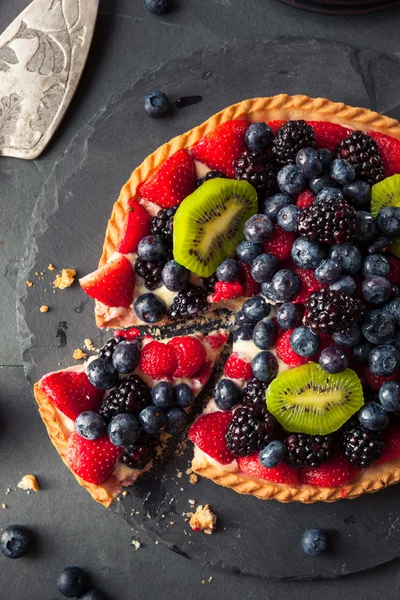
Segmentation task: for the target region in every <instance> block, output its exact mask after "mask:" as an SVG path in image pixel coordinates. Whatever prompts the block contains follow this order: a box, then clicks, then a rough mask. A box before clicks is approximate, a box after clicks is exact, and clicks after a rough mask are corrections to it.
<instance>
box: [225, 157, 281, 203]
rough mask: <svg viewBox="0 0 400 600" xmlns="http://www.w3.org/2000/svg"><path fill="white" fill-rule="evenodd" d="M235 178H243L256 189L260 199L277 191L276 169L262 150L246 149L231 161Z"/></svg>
mask: <svg viewBox="0 0 400 600" xmlns="http://www.w3.org/2000/svg"><path fill="white" fill-rule="evenodd" d="M233 166H234V167H235V173H236V179H244V180H245V181H248V182H249V183H251V185H252V186H253V187H254V188H255V189H256V190H257V194H258V197H259V199H260V200H262V199H264V198H265V197H266V196H271V195H273V194H275V192H277V191H278V184H277V183H276V177H277V171H276V167H275V166H274V165H273V164H272V162H271V159H270V158H269V156H268V154H266V153H265V152H263V151H262V150H246V151H245V152H244V153H243V154H242V155H241V156H239V158H236V159H235V160H234V161H233Z"/></svg>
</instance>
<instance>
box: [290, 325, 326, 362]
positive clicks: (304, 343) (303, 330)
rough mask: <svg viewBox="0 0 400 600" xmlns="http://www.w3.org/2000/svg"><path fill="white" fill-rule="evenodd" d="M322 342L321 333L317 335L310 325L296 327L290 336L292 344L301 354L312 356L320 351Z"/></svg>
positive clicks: (293, 348) (294, 349)
mask: <svg viewBox="0 0 400 600" xmlns="http://www.w3.org/2000/svg"><path fill="white" fill-rule="evenodd" d="M320 344H321V339H320V337H319V335H315V334H314V333H313V332H312V331H311V329H309V328H308V327H296V329H295V330H294V331H293V333H292V335H291V336H290V346H291V348H292V350H293V351H294V352H296V354H298V355H299V356H304V357H308V356H312V355H313V354H315V353H316V352H318V350H319V347H320Z"/></svg>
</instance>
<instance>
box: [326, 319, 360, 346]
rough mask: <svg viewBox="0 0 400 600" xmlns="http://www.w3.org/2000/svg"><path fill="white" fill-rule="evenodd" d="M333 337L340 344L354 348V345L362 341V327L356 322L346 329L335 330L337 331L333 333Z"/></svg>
mask: <svg viewBox="0 0 400 600" xmlns="http://www.w3.org/2000/svg"><path fill="white" fill-rule="evenodd" d="M332 338H333V340H334V341H335V342H336V343H337V344H339V346H345V348H353V347H354V346H358V344H359V343H360V342H361V338H362V333H361V328H360V326H359V325H358V324H357V323H355V324H354V325H350V327H346V329H345V330H344V331H335V333H333V334H332Z"/></svg>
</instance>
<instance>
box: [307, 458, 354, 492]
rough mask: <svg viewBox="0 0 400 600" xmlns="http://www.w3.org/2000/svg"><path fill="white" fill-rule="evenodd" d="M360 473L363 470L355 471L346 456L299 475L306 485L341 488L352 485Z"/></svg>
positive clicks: (333, 459)
mask: <svg viewBox="0 0 400 600" xmlns="http://www.w3.org/2000/svg"><path fill="white" fill-rule="evenodd" d="M360 471H361V469H357V470H356V471H355V470H354V468H352V465H350V463H349V462H348V461H347V460H346V459H345V458H344V456H334V457H333V458H332V459H331V460H329V461H328V462H326V463H323V464H322V465H320V466H319V467H316V468H312V467H310V468H309V469H301V471H300V472H299V475H300V479H301V481H302V482H303V483H304V484H306V485H314V486H316V487H339V486H341V485H346V484H347V483H350V481H352V480H353V479H354V478H355V477H356V475H357V474H358V473H359V472H360Z"/></svg>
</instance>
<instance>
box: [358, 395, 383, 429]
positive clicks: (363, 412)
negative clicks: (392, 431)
mask: <svg viewBox="0 0 400 600" xmlns="http://www.w3.org/2000/svg"><path fill="white" fill-rule="evenodd" d="M358 420H359V421H360V424H361V425H362V427H364V428H365V429H369V430H370V431H381V429H385V427H387V426H388V425H389V420H390V417H389V414H388V413H387V412H386V410H384V409H383V407H382V406H381V405H380V404H378V403H377V402H370V403H369V404H366V405H365V406H363V407H362V408H361V409H360V410H359V411H358Z"/></svg>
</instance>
